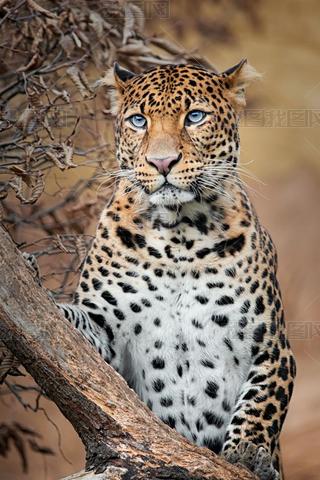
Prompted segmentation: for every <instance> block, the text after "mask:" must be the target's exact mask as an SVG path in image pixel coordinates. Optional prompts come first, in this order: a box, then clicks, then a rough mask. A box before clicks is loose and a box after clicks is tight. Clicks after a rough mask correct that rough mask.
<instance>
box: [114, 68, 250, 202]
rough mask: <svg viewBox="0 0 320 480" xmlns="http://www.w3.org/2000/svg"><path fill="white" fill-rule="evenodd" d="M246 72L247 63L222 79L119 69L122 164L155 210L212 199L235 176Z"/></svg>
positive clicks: (190, 71) (197, 71)
mask: <svg viewBox="0 0 320 480" xmlns="http://www.w3.org/2000/svg"><path fill="white" fill-rule="evenodd" d="M245 67H247V68H248V65H246V62H241V63H240V64H239V65H237V66H236V67H234V68H233V69H230V70H229V71H227V72H225V73H223V74H221V75H219V74H216V73H213V72H210V71H208V70H205V69H203V68H200V67H196V66H192V65H187V66H186V65H169V66H165V67H157V68H155V69H153V70H150V71H148V72H146V73H143V74H140V75H134V74H132V73H131V72H128V71H127V70H123V69H121V68H120V67H118V66H117V67H116V69H115V78H116V85H117V89H118V102H117V109H118V110H117V120H116V148H117V158H118V161H119V163H120V166H121V169H122V170H123V171H124V174H125V175H126V176H127V178H128V179H129V180H130V181H131V183H132V184H133V186H134V188H136V189H137V190H139V191H141V192H143V193H144V194H146V195H147V196H148V198H149V200H150V203H152V204H154V205H177V204H178V205H179V204H182V203H186V202H190V201H192V200H194V199H195V198H201V197H208V196H211V195H212V194H215V193H218V192H219V190H220V189H221V188H222V187H221V185H222V180H223V179H226V178H227V177H230V176H231V175H232V172H233V171H234V169H235V168H236V165H237V159H238V151H239V135H238V126H237V123H238V122H237V120H238V107H239V106H240V104H241V103H244V100H243V87H244V79H243V77H244V73H245V72H244V70H246V68H245ZM250 71H251V72H252V70H250Z"/></svg>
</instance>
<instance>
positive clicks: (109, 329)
mask: <svg viewBox="0 0 320 480" xmlns="http://www.w3.org/2000/svg"><path fill="white" fill-rule="evenodd" d="M253 77H254V71H253V70H252V69H250V67H249V66H248V65H247V64H246V62H241V63H240V64H239V65H237V66H236V67H234V68H232V69H230V70H228V71H227V72H225V73H223V74H220V75H219V74H216V73H212V72H209V71H207V70H205V69H203V68H201V67H195V66H184V65H178V66H165V67H158V68H155V69H153V70H150V71H148V72H146V73H143V74H140V75H134V74H132V73H131V72H128V71H126V70H123V69H121V68H120V67H116V71H115V86H114V88H115V95H114V97H115V98H114V102H115V103H114V110H115V111H116V114H117V120H116V146H117V158H118V162H119V165H120V168H121V172H120V173H119V177H121V178H120V180H119V184H118V188H117V192H116V193H115V195H114V198H113V201H112V203H111V205H109V206H108V207H107V208H106V209H105V210H104V212H103V213H102V216H101V219H100V223H99V225H98V229H97V235H96V238H95V240H94V242H93V244H92V247H91V250H90V252H89V254H88V256H87V258H86V261H85V265H84V268H83V271H82V275H81V280H80V284H79V288H78V290H77V293H76V297H75V303H74V305H72V306H70V305H61V306H60V307H61V308H62V309H63V310H64V313H65V315H66V317H67V318H68V319H69V320H70V321H72V322H73V323H74V324H75V326H76V327H77V328H79V329H80V330H81V331H82V333H83V334H84V335H85V336H86V337H87V338H88V339H89V341H90V342H91V343H92V344H93V345H94V346H95V348H97V349H98V351H99V352H100V353H101V355H103V357H104V358H105V359H106V361H108V362H109V363H110V364H111V365H112V366H113V367H114V368H115V369H116V370H118V371H119V372H120V373H121V374H122V375H123V376H124V378H125V379H126V380H127V381H128V383H129V384H130V385H131V386H132V387H133V388H134V389H135V390H136V392H137V393H138V394H139V395H140V397H141V399H142V400H143V401H144V402H145V403H146V404H147V405H148V406H149V407H150V408H151V409H152V410H153V411H154V412H155V413H156V414H157V415H158V416H159V417H161V418H162V419H163V421H165V422H166V423H168V424H169V425H170V426H171V427H173V428H176V429H177V430H178V431H179V432H181V433H182V434H183V435H184V436H186V437H187V438H188V439H190V440H191V441H192V442H195V443H197V444H198V445H202V446H206V447H208V448H210V449H212V450H213V451H214V452H216V453H221V454H223V455H225V456H226V458H228V459H229V460H230V461H232V462H237V461H240V462H242V463H244V464H246V465H247V466H248V467H249V468H250V469H251V470H253V471H254V472H255V473H257V474H258V475H259V476H260V478H261V479H262V480H271V479H278V478H280V476H279V475H281V473H280V474H279V473H278V472H280V471H281V467H280V460H279V443H278V440H279V434H280V431H281V428H282V425H283V421H284V419H285V416H286V412H287V408H288V404H289V400H290V397H291V394H292V389H293V378H294V376H295V362H294V358H293V356H292V353H291V350H290V346H289V342H288V339H287V336H286V328H285V323H284V316H283V308H282V301H281V296H280V291H279V285H278V282H277V277H276V271H277V259H276V252H275V249H274V246H273V243H272V241H271V239H270V236H269V234H268V233H267V232H266V230H265V229H264V228H263V227H262V226H261V225H260V223H259V221H258V218H257V216H256V214H255V212H254V210H253V208H252V206H251V203H250V200H249V198H248V196H247V193H246V191H245V189H244V188H243V186H242V183H241V181H240V180H239V177H238V174H237V163H238V156H239V136H238V126H237V124H238V110H239V108H241V106H242V105H243V104H244V87H245V86H246V85H247V83H249V81H250V80H251V78H253ZM195 110H197V111H202V112H205V113H206V114H205V116H204V120H203V121H201V122H200V123H197V124H194V123H192V122H191V124H190V123H189V120H188V121H186V118H187V119H188V118H189V116H188V112H190V111H195ZM134 114H138V115H139V116H140V117H141V116H143V118H145V119H146V124H145V125H144V127H143V128H141V127H140V126H138V127H137V126H134V125H133V124H132V123H131V121H132V117H131V116H132V115H134ZM194 115H195V116H197V115H198V114H194ZM200 116H201V115H200ZM129 117H131V120H130V118H129ZM140 117H139V122H143V120H141V118H140ZM168 159H169V160H168Z"/></svg>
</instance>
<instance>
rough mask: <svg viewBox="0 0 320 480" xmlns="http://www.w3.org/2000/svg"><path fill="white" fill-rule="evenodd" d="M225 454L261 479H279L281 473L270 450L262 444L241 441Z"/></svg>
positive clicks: (229, 459)
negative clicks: (273, 461)
mask: <svg viewBox="0 0 320 480" xmlns="http://www.w3.org/2000/svg"><path fill="white" fill-rule="evenodd" d="M223 456H224V457H225V459H226V460H227V461H228V462H230V463H234V464H235V463H240V464H241V465H244V466H245V467H247V468H248V469H249V470H251V471H252V472H253V473H254V474H255V475H257V476H258V477H259V479H260V480H279V479H280V475H279V473H278V472H277V470H276V469H275V468H274V466H273V465H272V458H271V455H270V454H269V452H268V451H267V450H266V449H265V448H264V447H262V446H259V445H254V444H253V443H251V442H245V441H241V442H240V443H239V444H238V445H237V446H230V447H229V448H228V449H226V450H225V452H223Z"/></svg>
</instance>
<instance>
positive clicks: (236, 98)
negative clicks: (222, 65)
mask: <svg viewBox="0 0 320 480" xmlns="http://www.w3.org/2000/svg"><path fill="white" fill-rule="evenodd" d="M221 75H222V77H223V78H224V80H225V85H226V87H227V92H228V97H229V99H230V101H231V102H232V104H233V106H234V107H235V109H236V110H240V109H241V108H243V107H245V105H246V97H245V90H246V88H247V86H248V85H250V83H252V82H253V81H254V80H258V79H259V78H261V75H260V74H259V73H258V72H257V71H256V69H255V68H253V67H252V66H251V65H249V63H248V62H247V59H243V60H241V62H239V63H238V64H237V65H234V66H233V67H231V68H228V70H225V71H224V72H222V73H221Z"/></svg>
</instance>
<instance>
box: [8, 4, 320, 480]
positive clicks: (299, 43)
mask: <svg viewBox="0 0 320 480" xmlns="http://www.w3.org/2000/svg"><path fill="white" fill-rule="evenodd" d="M38 3H39V4H40V3H41V2H38ZM136 3H137V4H138V5H139V6H140V7H141V8H142V10H144V12H145V17H146V23H145V35H146V37H148V36H150V37H153V36H154V35H160V36H163V37H165V38H166V39H168V40H170V42H171V43H172V44H173V45H175V46H177V48H179V49H182V50H186V51H189V52H191V57H192V56H194V57H195V58H198V57H197V56H198V54H200V55H201V56H202V57H205V58H206V59H207V60H208V61H209V62H210V63H211V64H213V65H214V66H215V67H216V68H217V69H218V70H220V71H221V70H224V69H226V68H228V67H230V66H232V65H234V64H236V63H238V62H239V60H240V59H241V58H248V60H249V62H250V63H251V64H252V65H253V66H254V67H255V68H256V69H257V70H258V71H259V72H261V73H262V74H263V78H262V81H261V82H259V83H257V84H255V85H254V86H253V87H252V88H251V90H249V91H248V92H247V97H248V104H247V110H246V112H245V113H244V115H243V116H242V120H241V131H240V133H241V142H242V150H241V152H242V153H241V155H242V158H241V162H242V165H243V166H245V167H246V168H247V170H248V171H249V172H251V174H252V176H253V175H254V176H255V177H256V180H255V179H253V178H248V179H247V178H244V180H245V181H247V182H248V188H249V191H250V194H251V198H252V200H253V203H254V204H255V206H256V209H257V211H258V214H259V216H260V219H261V221H262V222H263V223H264V224H265V226H266V227H267V228H268V229H269V231H270V232H271V234H272V237H273V240H274V242H275V244H276V246H277V249H278V254H279V279H280V284H281V287H282V294H283V297H284V304H285V311H286V320H287V325H288V331H289V337H290V340H291V344H292V347H293V350H294V353H295V355H296V359H297V364H298V376H297V380H296V384H295V390H294V395H293V399H292V401H291V407H290V409H289V414H288V417H287V420H286V423H285V426H284V430H283V433H282V451H283V459H284V470H285V473H286V478H287V479H289V480H317V479H319V471H320V457H319V449H320V408H319V405H320V318H319V308H320V290H319V288H320V287H319V276H320V249H319V242H320V215H319V208H320V155H319V154H320V128H319V127H320V63H319V51H320V29H319V15H320V4H319V2H318V1H317V0H308V1H306V2H301V1H299V0H290V1H289V0H283V1H282V2H279V1H276V0H267V1H264V2H262V1H256V2H252V1H250V0H229V1H226V0H215V1H214V0H206V1H204V0H202V1H199V2H194V1H192V0H174V1H173V0H164V1H159V2H157V1H154V0H144V1H141V2H136ZM106 8H108V2H106ZM0 43H1V42H0ZM0 46H1V45H0ZM100 73H101V72H100ZM92 75H93V77H94V76H96V77H98V76H99V69H98V70H97V69H93V70H92ZM98 107H99V104H98ZM100 123H101V124H102V127H101V126H100V127H99V128H100V130H99V141H100V142H101V144H103V145H104V144H106V143H107V142H109V141H110V138H111V137H110V125H107V126H106V124H107V121H106V122H104V121H103V120H101V122H100ZM85 134H86V133H85V132H84V131H83V130H81V126H80V130H79V131H78V132H77V133H76V134H75V137H76V138H79V136H80V137H81V142H82V145H84V144H85V146H86V148H87V149H90V145H92V139H91V140H90V141H89V140H88V142H87V144H86V143H85V140H86V138H85ZM101 139H102V140H101ZM95 141H96V139H95ZM90 142H91V143H90ZM110 151H111V150H110ZM110 151H109V153H108V155H109V156H110ZM102 152H103V153H102V155H101V156H100V158H99V161H100V162H102V163H103V158H101V157H103V155H105V154H106V153H105V150H103V149H102ZM108 158H109V157H108ZM110 162H111V161H110ZM108 165H109V164H108ZM108 165H107V166H105V167H104V168H105V170H108V168H109V167H108ZM88 172H90V165H88V164H87V165H85V166H83V167H81V168H76V169H73V170H68V171H67V172H66V171H64V170H59V169H58V168H57V169H56V170H54V171H51V172H50V174H49V179H47V189H46V192H45V194H44V195H43V196H42V199H41V202H42V203H41V208H50V205H51V204H52V203H53V202H56V201H57V200H59V199H60V198H61V199H62V196H61V195H62V194H61V190H59V193H57V192H58V190H57V185H59V188H62V187H63V188H64V189H69V190H70V188H71V187H72V186H73V185H74V184H76V183H77V181H78V180H79V178H80V177H81V179H83V178H85V177H89V176H90V174H89V173H88ZM100 183H101V182H100ZM97 184H98V185H99V181H98V182H97ZM96 191H97V188H96V184H95V185H94V186H93V187H92V189H91V191H90V194H86V196H85V197H84V198H83V197H81V200H79V199H78V201H77V202H78V203H77V205H76V206H74V205H73V207H72V208H71V209H70V210H69V211H67V213H65V214H64V215H67V216H68V215H69V217H68V218H70V216H73V215H75V212H76V213H78V212H79V211H81V212H82V213H83V216H84V217H85V218H82V217H81V222H82V223H81V225H82V227H81V228H82V230H81V232H82V233H83V232H84V231H85V233H86V234H88V235H89V234H92V232H93V231H94V223H95V219H96V218H97V215H98V211H99V205H101V202H102V203H103V201H104V200H105V195H107V194H106V193H105V191H104V190H100V189H98V194H97V193H96ZM101 192H102V193H101ZM97 199H98V200H99V201H97ZM61 201H62V200H61ZM99 202H100V203H99ZM10 208H11V207H10V198H9V201H8V203H7V205H6V209H7V210H6V213H8V212H9V213H10V212H11V214H13V213H12V212H15V214H19V215H20V217H19V218H22V217H23V216H25V217H26V216H28V215H29V216H30V215H34V212H36V211H37V207H36V206H33V207H31V206H21V207H15V208H13V207H12V209H11V210H10ZM32 209H33V210H32ZM17 212H18V213H17ZM88 212H90V215H89V214H88V215H86V214H87V213H88ZM60 221H61V219H60ZM79 222H80V220H79ZM74 231H75V230H73V232H74ZM15 232H16V230H15ZM37 232H38V231H37ZM37 232H36V233H35V231H33V230H32V229H30V228H29V230H28V229H26V228H24V229H23V228H21V229H20V230H19V232H18V233H16V236H15V238H16V240H17V241H20V242H22V241H23V242H31V241H32V240H34V238H35V235H38V233H37ZM31 250H32V249H30V251H31ZM65 253H68V252H65ZM60 258H61V262H64V258H65V257H64V256H63V255H62V256H61V255H60ZM40 264H41V262H40ZM41 268H42V269H43V271H44V272H50V268H51V267H50V261H47V260H46V261H45V262H43V263H42V264H41ZM48 275H49V274H48ZM48 280H49V284H48V285H49V286H50V287H51V288H55V286H56V285H55V283H54V279H50V278H48ZM50 282H51V283H50ZM73 285H74V283H72V281H70V284H69V286H70V289H72V288H73ZM88 374H89V372H88ZM19 383H20V384H25V385H30V380H29V379H28V378H23V379H21V380H20V381H19ZM0 392H1V391H0ZM36 395H37V393H35V392H33V391H29V390H28V391H27V392H25V393H24V396H23V398H24V401H25V402H26V403H28V404H30V405H35V400H36ZM40 407H41V408H40V411H37V412H36V413H34V412H32V410H30V408H27V407H25V408H23V406H22V405H21V402H20V401H19V400H18V399H17V398H16V397H14V396H13V395H12V393H11V394H9V391H8V390H6V391H4V390H2V393H1V394H0V423H1V422H5V423H6V424H7V425H9V424H13V422H18V423H19V425H22V426H24V427H25V428H26V429H27V428H29V429H31V430H32V431H34V432H37V433H36V434H33V433H30V435H31V437H30V438H34V439H35V440H37V442H38V443H37V445H38V446H39V445H40V444H41V445H42V447H39V449H40V451H38V452H37V451H36V449H32V448H31V449H29V450H28V452H27V455H28V472H27V473H23V471H22V465H21V458H20V457H21V451H20V454H19V453H18V452H17V450H16V449H14V448H11V449H10V450H9V451H7V453H6V458H3V457H1V456H0V478H1V480H11V479H17V480H20V479H21V480H22V479H25V480H45V479H46V480H55V479H59V478H61V477H63V476H66V475H67V474H69V473H73V472H76V471H77V470H79V469H81V468H82V467H83V459H84V451H83V448H82V445H81V442H80V441H79V439H78V438H77V436H76V434H75V433H74V431H73V429H72V427H71V425H70V424H68V422H67V421H66V420H65V419H64V418H63V417H62V415H61V414H60V412H59V411H58V410H57V408H56V407H55V406H54V405H53V404H52V403H50V402H49V401H47V400H46V399H44V398H41V400H40ZM0 431H1V430H0ZM35 435H41V440H40V437H39V438H38V437H36V438H35ZM10 441H11V442H13V441H14V440H12V439H11V440H10ZM16 441H17V442H18V443H19V440H16ZM16 446H17V445H16ZM46 447H48V448H50V449H51V450H52V452H54V455H51V454H50V452H48V451H47V452H45V451H43V452H41V448H43V449H44V450H45V448H46ZM17 448H18V449H19V445H18V447H17ZM0 451H1V446H0Z"/></svg>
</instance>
